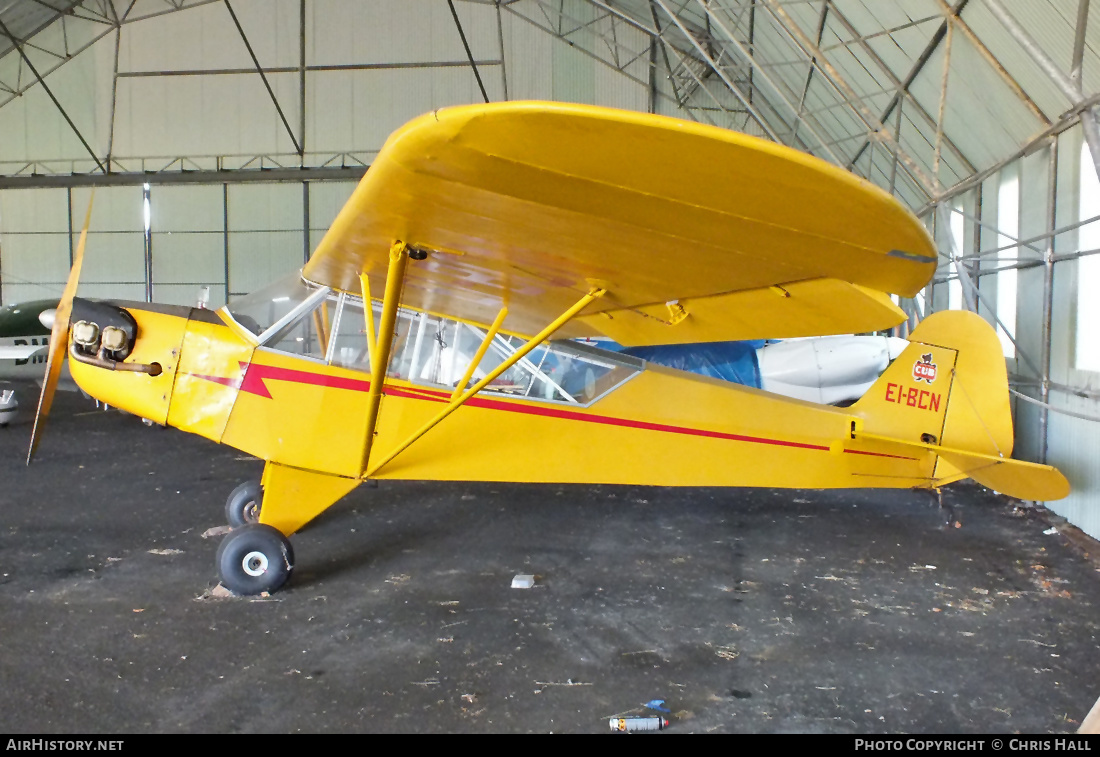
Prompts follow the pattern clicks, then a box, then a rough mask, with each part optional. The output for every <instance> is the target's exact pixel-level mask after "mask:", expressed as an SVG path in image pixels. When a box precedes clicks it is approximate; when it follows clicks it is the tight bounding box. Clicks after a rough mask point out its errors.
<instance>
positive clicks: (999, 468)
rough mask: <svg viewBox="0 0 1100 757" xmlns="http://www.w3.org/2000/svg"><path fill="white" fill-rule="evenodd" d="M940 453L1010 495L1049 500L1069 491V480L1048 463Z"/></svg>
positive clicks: (986, 484) (961, 453)
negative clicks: (1040, 463)
mask: <svg viewBox="0 0 1100 757" xmlns="http://www.w3.org/2000/svg"><path fill="white" fill-rule="evenodd" d="M940 454H941V456H942V457H943V459H944V460H946V461H947V462H949V463H951V464H952V465H954V466H955V467H956V468H958V469H959V470H960V471H961V472H963V473H964V474H966V475H967V476H970V478H972V479H974V480H975V481H977V482H978V483H979V484H981V485H982V486H985V487H987V488H989V489H993V490H994V491H998V492H1000V493H1002V494H1007V495H1008V496H1010V497H1016V498H1017V499H1031V500H1035V501H1037V502H1050V501H1053V500H1056V499H1062V498H1063V497H1065V496H1066V495H1068V494H1069V481H1067V480H1066V477H1065V476H1063V475H1062V474H1061V472H1060V471H1059V470H1058V469H1057V468H1053V467H1051V466H1049V465H1039V464H1038V463H1028V462H1025V461H1023V460H1013V459H1012V458H994V457H991V456H989V455H975V454H967V453H965V452H941V453H940Z"/></svg>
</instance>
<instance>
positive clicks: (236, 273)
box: [229, 184, 305, 299]
mask: <svg viewBox="0 0 1100 757" xmlns="http://www.w3.org/2000/svg"><path fill="white" fill-rule="evenodd" d="M304 229H305V205H304V200H303V193H302V185H301V184H236V185H232V186H230V187H229V294H230V299H232V297H233V296H235V295H241V294H247V293H249V292H252V291H255V290H256V289H259V288H260V287H263V286H266V285H268V284H270V283H271V282H273V281H275V280H277V279H279V278H282V277H283V276H286V275H287V274H290V273H292V272H293V271H295V270H297V269H299V268H301V267H302V264H303V263H304V262H305V232H304Z"/></svg>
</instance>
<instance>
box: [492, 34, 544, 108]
mask: <svg viewBox="0 0 1100 757" xmlns="http://www.w3.org/2000/svg"><path fill="white" fill-rule="evenodd" d="M501 27H502V30H503V33H504V61H505V69H506V71H507V76H508V97H509V99H511V100H549V99H551V98H552V97H553V86H554V77H553V74H552V71H551V67H550V66H549V65H547V62H548V61H549V60H550V56H551V49H552V47H553V44H554V38H553V37H551V36H550V35H549V34H547V33H546V32H544V31H542V30H541V29H539V28H538V27H537V26H535V25H534V24H532V23H530V22H529V21H526V20H524V19H523V18H522V17H521V16H518V15H516V14H515V13H504V14H503V16H502V17H501Z"/></svg>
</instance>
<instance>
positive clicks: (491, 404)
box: [189, 363, 913, 460]
mask: <svg viewBox="0 0 1100 757" xmlns="http://www.w3.org/2000/svg"><path fill="white" fill-rule="evenodd" d="M241 367H242V368H244V369H245V374H244V376H243V378H235V379H230V378H223V377H220V376H205V375H202V374H197V373H192V374H189V375H192V376H195V377H196V378H201V379H206V380H207V381H213V382H214V383H217V384H223V385H225V386H231V387H234V388H237V389H240V390H241V391H243V392H248V393H250V394H255V395H257V396H259V397H266V398H267V399H271V398H272V397H271V392H269V391H268V388H267V384H266V383H264V382H265V381H267V380H268V379H272V380H275V381H288V382H291V383H295V384H310V385H314V386H328V387H332V388H334V389H348V390H351V391H354V392H365V391H367V390H369V389H370V381H367V380H365V379H348V378H341V377H339V376H328V375H325V374H321V373H312V372H310V371H298V370H294V369H291V368H278V367H276V366H271V365H259V364H257V363H253V364H251V365H248V366H247V367H246V366H245V364H244V363H241ZM386 393H387V394H392V395H393V396H395V397H405V398H408V399H418V400H427V401H429V402H449V401H450V399H451V396H450V395H449V394H446V393H444V392H438V391H433V390H430V389H422V388H419V387H414V388H411V389H403V388H398V387H394V386H389V387H386ZM466 404H467V405H470V406H471V407H482V408H486V409H489V410H503V411H505V412H509V413H523V414H525V415H540V416H543V417H546V418H560V419H563V420H572V421H583V422H586V423H600V424H603V425H608V426H620V427H623V428H637V429H642V430H645V431H663V432H665V433H670V434H685V435H688V436H703V437H708V438H711V439H727V440H729V441H735V442H748V443H752V444H772V445H776V446H779V447H796V448H799V449H812V450H819V451H822V452H828V451H829V447H827V446H825V445H821V444H805V443H803V442H790V441H784V440H782V439H767V438H764V437H759V436H744V435H742V434H728V433H725V432H722V431H709V430H707V429H700V428H687V427H684V426H671V425H668V424H665V423H650V422H648V421H634V420H630V419H628V418H615V417H612V416H609V415H593V414H590V413H579V412H576V411H573V410H564V409H561V408H556V407H543V406H539V405H517V404H514V403H511V402H503V401H501V400H495V399H487V398H480V397H473V398H471V399H470V400H468V401H467V402H466ZM844 451H845V452H848V453H851V454H854V455H872V456H874V457H892V458H897V459H899V460H912V459H913V458H911V457H902V456H900V455H888V454H885V453H882V452H864V451H862V450H850V449H846V450H844Z"/></svg>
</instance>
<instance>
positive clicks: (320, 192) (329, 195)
mask: <svg viewBox="0 0 1100 757" xmlns="http://www.w3.org/2000/svg"><path fill="white" fill-rule="evenodd" d="M356 186H358V182H354V181H316V182H312V183H311V184H310V185H309V251H310V254H311V255H312V254H313V251H314V250H315V249H317V245H318V244H319V243H320V241H321V237H323V236H324V235H325V232H326V231H328V227H329V226H331V225H332V222H333V221H334V220H336V214H337V213H339V212H340V209H341V208H343V207H344V203H346V202H347V201H348V198H349V197H351V193H352V192H353V191H355V187H356Z"/></svg>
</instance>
